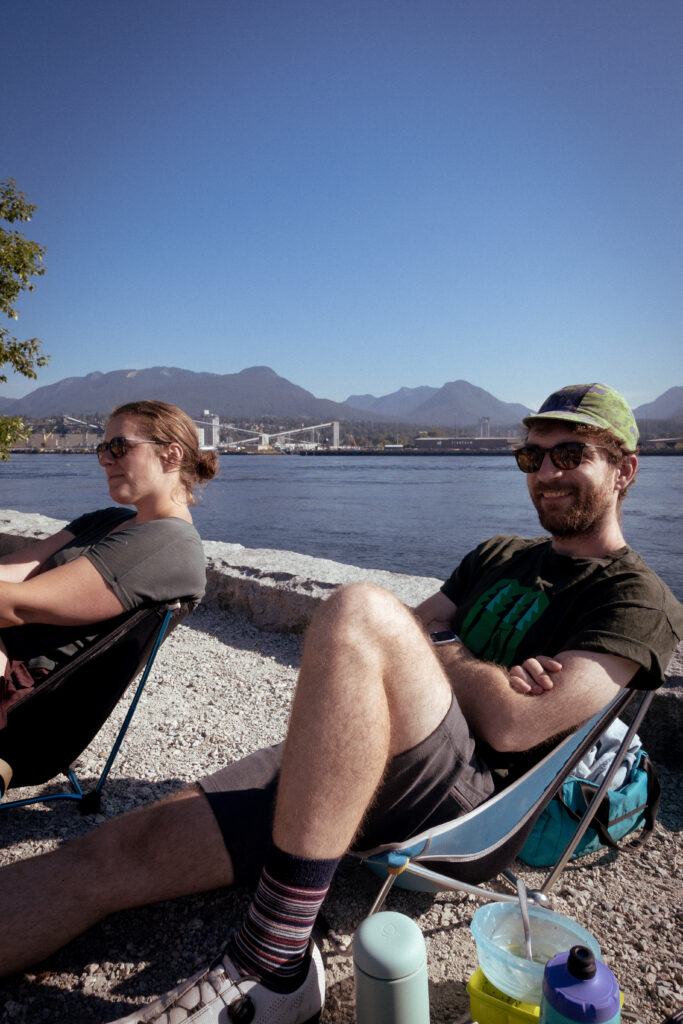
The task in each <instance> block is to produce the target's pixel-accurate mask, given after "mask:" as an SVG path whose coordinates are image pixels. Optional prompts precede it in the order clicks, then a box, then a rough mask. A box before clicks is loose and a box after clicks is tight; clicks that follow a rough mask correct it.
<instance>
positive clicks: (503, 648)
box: [460, 579, 550, 668]
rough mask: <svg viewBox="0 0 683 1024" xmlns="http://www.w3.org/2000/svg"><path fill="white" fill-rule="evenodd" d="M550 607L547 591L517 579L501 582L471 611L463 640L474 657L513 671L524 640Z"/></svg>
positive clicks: (486, 592) (487, 592) (476, 603)
mask: <svg viewBox="0 0 683 1024" xmlns="http://www.w3.org/2000/svg"><path fill="white" fill-rule="evenodd" d="M549 603H550V601H549V598H548V596H547V594H546V593H545V592H544V591H543V590H538V589H537V588H532V587H524V586H521V585H520V584H519V583H518V582H517V580H514V579H503V580H498V581H497V582H496V583H494V584H493V586H491V587H489V589H488V590H486V591H485V592H484V593H483V594H482V595H481V596H480V597H479V598H477V600H476V601H475V603H474V604H473V606H472V607H471V608H470V610H469V612H468V613H467V615H466V616H465V619H464V622H463V623H462V626H461V627H460V636H461V637H462V640H463V643H465V644H466V645H467V647H468V648H469V650H470V651H471V652H472V654H475V655H476V656H477V657H479V658H482V659H483V660H484V661H494V662H495V663H496V664H497V665H504V666H505V667H506V668H510V666H511V665H514V664H515V655H516V653H517V648H518V647H519V644H520V643H521V641H522V639H523V637H524V636H525V634H526V633H527V632H528V630H529V629H530V628H531V626H533V625H534V624H535V623H536V622H538V620H539V619H540V617H541V615H543V613H544V611H545V610H546V608H547V607H548V605H549Z"/></svg>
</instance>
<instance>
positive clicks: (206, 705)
mask: <svg viewBox="0 0 683 1024" xmlns="http://www.w3.org/2000/svg"><path fill="white" fill-rule="evenodd" d="M299 655H300V638H299V637H297V636H292V635H283V634H274V633H263V632H261V631H259V630H257V629H256V628H254V627H253V626H252V625H250V624H249V623H248V622H246V621H245V620H244V619H240V618H236V617H234V616H231V615H230V614H228V613H226V612H219V611H216V610H211V609H208V608H200V609H198V611H197V612H195V613H194V615H193V616H192V618H191V619H189V620H187V621H186V624H184V625H182V626H180V627H179V628H178V629H177V630H176V631H175V633H174V634H173V635H172V636H171V637H170V638H169V639H168V640H167V642H166V643H165V645H164V647H163V648H162V651H161V652H160V655H159V658H158V660H157V665H156V667H155V670H154V673H153V676H152V678H151V680H150V682H149V684H148V687H147V691H146V693H145V696H144V698H143V700H142V702H141V704H140V707H139V708H138V712H137V715H136V719H135V721H134V723H133V727H132V729H131V732H130V734H129V738H128V739H127V740H126V742H125V745H124V747H123V748H122V751H121V753H120V755H119V758H118V761H117V762H116V764H115V766H114V770H113V774H112V776H111V778H110V781H109V784H108V788H107V790H105V801H104V807H103V815H102V816H100V817H99V820H100V821H101V820H104V817H103V816H104V815H106V816H107V817H108V816H113V815H115V814H119V813H121V812H122V811H125V810H128V809H130V808H132V807H135V806H139V805H142V804H145V803H149V802H150V801H152V800H155V799H157V798H159V797H160V796H163V795H165V794H167V793H169V792H172V791H173V790H175V789H177V788H178V787H180V786H182V785H184V784H185V783H186V782H188V781H192V780H194V779H196V778H197V777H199V776H201V775H203V774H206V773H208V772H210V771H212V770H215V769H216V768H217V767H219V765H220V763H221V762H222V761H223V760H225V759H227V758H231V759H232V758H237V757H239V756H241V755H243V754H246V753H248V752H249V751H251V750H252V749H254V748H255V747H257V746H261V745H263V744H264V743H267V742H273V741H276V740H278V739H280V738H281V737H282V735H283V734H284V731H285V728H286V719H287V709H288V702H289V697H290V694H291V691H292V688H293V685H294V682H295V678H296V669H297V665H298V661H299ZM682 667H683V666H682V665H681V662H680V660H679V662H678V663H677V664H676V666H674V670H675V672H676V675H677V676H679V677H680V676H681V675H683V673H682V672H681V668H682ZM676 682H677V683H680V679H677V680H676ZM122 714H123V710H122V709H117V712H116V713H115V716H114V719H113V721H112V722H111V723H109V724H108V725H107V726H106V727H105V729H104V730H103V731H102V732H101V733H100V735H99V736H98V737H97V739H96V741H95V742H94V743H93V744H92V746H91V747H90V748H89V749H88V750H87V751H86V752H85V753H84V754H83V756H82V757H81V759H80V761H79V773H80V775H81V776H82V778H83V779H84V780H85V781H86V782H87V781H88V780H89V779H94V778H96V776H97V773H98V766H99V765H101V763H102V758H103V756H104V755H106V752H107V751H108V749H109V748H110V746H111V742H112V735H113V734H114V732H115V729H116V727H117V725H118V722H119V721H120V718H121V717H122ZM219 750H220V753H219ZM657 769H658V772H659V774H660V778H661V780H662V785H663V790H664V795H663V799H662V805H661V811H660V819H659V822H658V824H657V827H656V832H655V834H654V836H653V837H652V839H651V841H650V843H649V844H648V845H646V846H645V847H644V848H643V850H642V851H641V852H632V853H628V852H623V853H621V854H620V855H619V856H616V855H615V854H613V853H612V852H607V853H598V854H594V855H593V856H592V857H590V858H584V859H582V860H581V861H580V862H578V863H577V862H575V863H574V864H572V865H570V867H569V868H568V869H567V870H566V871H565V873H564V875H563V877H562V879H561V881H560V883H559V884H558V887H557V890H556V893H557V894H556V895H554V896H553V900H552V906H553V909H555V910H557V911H559V912H560V913H566V914H569V915H570V916H572V917H573V918H575V919H576V920H577V921H579V922H580V923H581V924H583V925H584V926H586V927H587V928H588V929H589V930H590V931H592V932H593V934H594V935H595V936H596V938H597V939H598V941H599V942H600V944H601V946H602V949H603V955H604V958H605V961H606V962H607V963H608V964H609V966H610V967H611V968H612V970H613V971H614V973H615V974H616V976H617V978H618V980H619V982H620V984H621V987H622V989H623V991H624V995H625V1000H626V1002H625V1006H624V1013H623V1019H624V1020H628V1021H638V1022H639V1024H660V1022H661V1021H662V1020H663V1018H664V1017H665V1016H666V1014H667V1013H671V1012H672V1009H673V1008H675V1007H680V1006H682V1005H683V968H682V967H681V955H680V951H681V948H682V945H683V943H682V941H681V940H682V934H681V920H682V912H681V902H682V901H681V881H680V872H679V865H678V859H679V834H680V832H681V828H682V827H683V790H682V789H681V778H680V772H675V771H673V770H672V769H670V768H667V767H666V766H665V765H663V764H657ZM48 788H49V787H48ZM13 792H16V795H17V796H18V795H20V791H13ZM1 813H2V829H1V831H0V864H7V863H10V862H11V861H14V860H17V859H19V858H24V857H28V856H31V855H33V854H36V853H39V852H42V851H46V850H49V849H52V848H54V847H55V846H58V845H59V844H61V843H62V842H63V841H64V840H66V839H69V838H71V837H73V836H76V835H79V834H82V833H83V832H85V831H87V830H88V829H89V828H91V827H92V821H91V820H88V819H83V818H81V817H80V815H79V814H78V811H77V809H76V808H75V806H74V805H72V804H70V803H57V804H51V805H47V806H45V805H38V806H36V807H33V808H21V809H17V810H9V811H3V812H1ZM517 869H518V870H519V873H520V874H521V875H522V877H523V878H524V880H525V881H526V882H527V884H529V885H531V886H534V885H537V884H539V883H540V881H541V879H542V874H540V873H539V872H537V871H533V870H532V869H530V868H527V867H526V866H524V865H521V864H518V865H517ZM102 884H103V885H106V879H103V881H102ZM377 886H378V883H377V880H376V879H375V878H374V877H373V876H372V875H370V873H369V872H367V871H366V870H365V869H364V868H363V867H362V866H357V865H355V864H353V863H345V864H344V865H342V867H341V868H340V870H339V871H338V873H337V876H336V878H335V881H334V884H333V888H332V890H331V893H330V896H329V897H328V900H327V902H326V904H325V907H324V921H323V928H322V941H321V944H322V950H323V956H324V959H325V964H326V971H327V982H328V995H327V1007H326V1010H325V1015H324V1021H325V1022H335V1024H337V1022H339V1024H346V1022H349V1024H350V1022H352V1021H354V1019H355V1017H354V1005H353V983H352V964H351V960H350V957H349V956H348V955H347V954H346V952H345V950H346V947H347V946H348V945H349V943H350V942H351V938H352V935H353V931H354V929H355V928H356V926H357V924H358V922H359V921H360V920H361V919H362V917H363V916H364V915H365V913H366V912H367V910H368V908H369V906H370V904H371V902H372V900H373V898H374V896H375V894H376V892H377ZM247 899H248V894H247V893H246V892H245V891H244V890H234V891H232V892H228V891H225V892H223V891H221V892H217V893H210V894H207V895H203V896H195V897H188V898H185V899H180V900H175V901H173V902H169V903H163V904H157V905H154V906H151V907H146V908H143V909H140V910H135V911H127V912H124V913H120V914H117V915H114V916H112V917H111V918H109V919H108V920H106V921H104V922H103V923H102V924H100V925H98V926H96V927H94V928H92V929H91V930H90V931H89V932H87V933H86V934H85V935H83V936H81V937H80V938H79V939H77V940H75V941H74V942H72V943H70V944H69V945H68V946H67V947H65V948H64V949H63V950H61V951H60V952H59V953H57V954H55V955H54V956H52V957H50V958H49V959H48V960H46V961H45V962H44V963H42V964H40V965H39V966H38V967H37V968H35V969H34V970H32V971H30V972H27V973H25V974H22V975H18V976H15V977H13V978H10V979H7V980H6V981H5V982H4V983H3V986H2V989H0V1014H1V1016H0V1020H2V1021H3V1022H4V1021H7V1022H10V1024H38V1022H42V1021H47V1022H50V1024H81V1022H83V1024H85V1022H92V1021H97V1022H102V1024H103V1022H106V1021H110V1020H112V1019H114V1018H117V1017H119V1016H123V1015H124V1014H126V1013H129V1012H131V1011H132V1010H133V1008H134V1007H135V1006H136V1005H137V1004H138V1003H140V1002H142V1001H147V1000H149V999H151V998H152V997H155V996H157V995H159V994H160V993H161V992H162V991H165V990H166V989H168V988H170V987H171V986H172V985H174V984H176V983H177V982H178V981H180V980H182V978H184V977H185V976H186V975H187V974H189V973H190V972H191V971H192V970H195V969H196V968H197V967H198V966H200V965H201V964H202V963H204V962H206V961H207V960H208V959H210V958H212V957H213V955H214V954H215V952H216V951H217V950H218V949H219V947H220V946H221V945H222V942H223V939H224V936H225V934H226V931H227V930H228V929H229V928H230V927H231V926H232V925H233V924H234V923H235V921H236V920H237V919H238V918H239V915H240V913H241V911H242V910H243V908H244V906H245V905H246V902H247ZM477 905H478V904H477V903H476V902H475V901H474V899H473V898H471V897H467V896H462V895H457V894H442V895H439V896H437V897H431V896H426V895H422V894H414V893H405V892H401V891H398V890H396V891H394V892H393V893H391V894H390V896H389V900H388V903H387V908H388V909H392V910H398V911H401V912H404V913H406V914H409V915H410V916H411V917H412V918H414V919H415V920H416V921H417V922H418V924H419V925H420V927H421V928H422V931H423V933H424V935H425V939H426V942H427V950H428V960H429V975H430V997H431V1015H432V1021H433V1022H435V1024H438V1022H444V1024H445V1022H450V1024H456V1022H462V1021H465V1020H467V1019H468V1017H467V1011H468V1000H467V995H466V992H465V984H466V982H467V979H468V978H469V977H470V976H471V974H472V973H473V971H474V970H475V968H476V966H477V962H476V952H475V948H474V943H473V941H472V939H471V937H470V933H469V922H470V921H471V918H472V915H473V913H474V911H475V909H476V907H477Z"/></svg>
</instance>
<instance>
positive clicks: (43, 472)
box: [0, 455, 683, 599]
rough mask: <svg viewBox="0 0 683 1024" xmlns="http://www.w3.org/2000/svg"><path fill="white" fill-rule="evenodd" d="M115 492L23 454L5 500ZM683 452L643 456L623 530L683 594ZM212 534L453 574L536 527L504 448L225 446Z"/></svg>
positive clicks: (206, 517) (200, 510)
mask: <svg viewBox="0 0 683 1024" xmlns="http://www.w3.org/2000/svg"><path fill="white" fill-rule="evenodd" d="M110 503H111V499H110V498H109V495H108V492H107V487H106V484H105V482H104V474H103V472H102V470H101V469H100V468H99V466H98V464H97V460H96V459H95V457H94V456H92V455H14V456H12V458H11V459H10V460H9V462H5V463H0V507H2V508H7V509H16V510H17V511H20V512H42V513H43V514H44V515H48V516H53V517H55V518H57V519H67V520H69V519H73V518H75V517H76V516H77V515H79V514H80V513H81V512H85V511H89V510H91V509H94V508H101V507H104V506H106V505H108V504H110ZM682 508H683V459H681V458H668V457H666V456H661V457H658V456H648V457H646V458H643V459H641V463H640V472H639V476H638V480H637V482H636V484H634V486H633V487H632V489H631V491H630V492H629V494H628V497H627V498H626V501H625V504H624V533H625V536H626V539H627V541H628V543H629V544H630V545H631V546H632V547H634V548H635V549H636V550H637V551H639V552H640V554H641V555H642V556H643V558H644V559H645V560H646V562H648V564H649V565H650V566H651V567H652V568H653V569H654V570H655V571H656V572H658V573H659V575H660V576H661V577H662V578H663V579H664V580H665V581H666V582H667V583H668V584H669V586H670V587H671V589H672V590H673V591H674V593H675V594H676V596H677V597H678V598H679V599H683V565H682V564H681V563H682V560H681V509H682ZM193 517H194V521H195V524H196V526H197V528H198V530H199V532H200V534H201V535H202V537H203V538H204V539H205V540H218V541H227V542H231V543H237V544H243V545H244V546H245V547H249V548H279V549H283V550H288V551H298V552H301V553H302V554H308V555H315V556H317V557H320V558H332V559H334V560H335V561H339V562H346V563H348V564H351V565H358V566H363V567H365V568H372V569H388V570H391V571H393V572H404V573H408V574H410V575H419V576H436V577H437V578H439V579H443V578H445V577H446V576H447V575H449V574H450V572H451V571H452V569H453V568H454V567H455V565H456V564H457V563H458V561H459V560H460V558H461V557H462V556H463V555H464V554H466V552H467V551H469V550H470V549H471V548H472V547H474V545H475V544H477V543H478V542H479V541H480V540H483V539H484V538H486V537H490V536H492V535H493V534H495V533H519V534H522V535H523V536H527V537H535V536H539V535H540V534H541V533H542V530H541V529H540V527H539V524H538V520H537V519H536V513H535V511H534V509H533V507H532V506H531V503H530V501H529V498H528V495H527V490H526V483H525V479H524V476H523V475H522V474H521V473H520V472H519V470H518V469H517V467H516V465H515V462H514V459H511V458H509V457H506V456H501V457H500V458H497V457H491V456H482V457H477V456H468V457H462V458H458V457H445V456H444V457H438V458H437V457H433V458H418V457H414V458H407V457H405V456H396V457H393V456H363V457H359V456H352V455H351V456H335V457H301V456H298V455H290V456H274V455H273V456H268V455H226V456H221V459H220V475H219V476H218V477H217V478H216V479H215V480H213V481H212V482H211V483H210V484H209V485H208V487H207V488H206V489H205V490H204V491H203V493H202V495H201V497H200V499H199V503H198V505H197V506H196V507H195V509H193Z"/></svg>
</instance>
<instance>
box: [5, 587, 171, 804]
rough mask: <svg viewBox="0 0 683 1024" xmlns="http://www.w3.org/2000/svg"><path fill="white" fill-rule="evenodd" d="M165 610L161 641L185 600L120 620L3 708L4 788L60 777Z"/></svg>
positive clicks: (133, 672) (105, 713) (140, 659)
mask: <svg viewBox="0 0 683 1024" xmlns="http://www.w3.org/2000/svg"><path fill="white" fill-rule="evenodd" d="M169 608H172V612H171V618H170V621H169V623H168V626H167V629H166V634H165V635H168V633H169V632H170V631H171V630H172V629H173V628H174V627H175V626H176V625H177V624H178V623H179V622H181V621H182V619H183V618H185V616H186V615H188V614H189V612H190V610H191V606H190V604H189V603H188V602H187V601H177V602H173V603H171V604H158V605H154V606H151V607H147V608H140V609H137V610H136V611H134V612H129V613H126V614H125V615H122V616H120V617H119V618H117V619H116V620H115V623H114V625H113V627H112V629H111V630H110V631H109V632H107V633H106V635H105V636H103V637H101V638H100V639H98V640H97V641H95V643H93V644H92V646H90V647H88V648H87V649H85V650H84V651H82V652H81V653H80V654H78V655H76V657H74V658H73V659H72V660H71V661H70V662H69V663H68V665H65V666H63V667H62V668H60V669H57V670H56V671H55V672H54V673H53V674H52V675H50V676H48V677H47V678H46V679H45V680H44V681H43V682H42V683H40V684H39V685H37V686H36V687H35V689H33V690H31V691H29V692H28V693H27V694H26V696H25V697H24V698H23V699H22V700H20V701H18V702H17V703H16V704H14V705H12V707H11V708H9V710H8V715H7V727H6V728H5V729H3V730H2V732H0V758H2V759H3V760H5V761H7V762H8V763H9V764H10V765H11V767H12V770H13V776H12V780H11V786H12V787H23V786H35V785H40V784H42V783H44V782H48V781H49V780H50V779H52V778H54V777H55V776H56V775H59V774H60V773H65V774H66V773H67V772H68V769H69V766H70V765H71V763H72V762H73V761H74V760H75V759H76V758H77V757H78V756H79V754H81V753H82V751H83V750H85V748H86V747H87V746H88V744H89V743H90V742H91V741H92V739H93V738H94V737H95V735H96V734H97V733H98V732H99V730H100V728H101V727H102V725H103V724H104V722H105V721H106V720H107V718H108V717H109V715H110V714H111V712H112V710H113V709H114V707H115V706H116V704H117V703H118V701H119V700H120V699H121V697H122V695H123V694H124V692H125V690H126V689H127V687H128V686H129V684H130V683H131V682H132V680H133V679H134V678H135V677H136V676H137V674H138V673H139V671H140V670H141V669H142V668H143V666H144V665H145V663H146V662H147V660H148V658H149V656H150V653H151V652H152V650H153V648H154V645H155V642H156V639H157V636H158V634H159V630H160V628H161V626H162V624H163V622H164V619H165V616H166V612H167V610H168V609H169ZM0 806H2V805H0Z"/></svg>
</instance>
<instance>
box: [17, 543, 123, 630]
mask: <svg viewBox="0 0 683 1024" xmlns="http://www.w3.org/2000/svg"><path fill="white" fill-rule="evenodd" d="M125 610H126V609H125V608H124V606H123V605H122V604H121V602H120V601H119V599H118V597H117V596H116V594H115V593H114V591H113V590H112V589H111V588H110V586H109V585H108V584H107V583H105V581H104V579H103V578H102V576H100V574H99V572H98V571H97V569H96V568H95V567H94V565H92V563H91V562H90V561H89V560H88V559H87V558H85V557H83V556H82V555H81V556H80V557H79V558H75V559H74V560H73V562H67V564H66V565H59V566H57V567H56V568H55V569H49V570H48V571H47V572H43V573H39V574H38V575H37V576H33V577H32V578H31V579H27V580H25V581H24V582H20V583H0V628H3V627H7V626H23V625H25V624H26V623H29V622H44V623H46V624H49V625H55V626H81V625H85V624H87V623H89V622H101V621H102V620H103V619H110V618H112V617H113V616H114V615H120V614H121V613H122V612H124V611H125Z"/></svg>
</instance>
